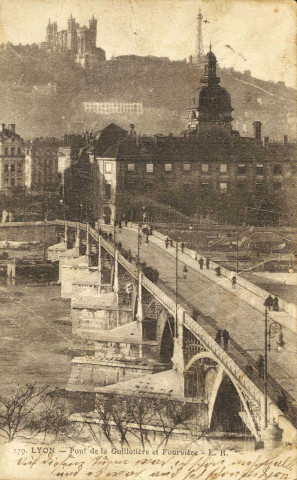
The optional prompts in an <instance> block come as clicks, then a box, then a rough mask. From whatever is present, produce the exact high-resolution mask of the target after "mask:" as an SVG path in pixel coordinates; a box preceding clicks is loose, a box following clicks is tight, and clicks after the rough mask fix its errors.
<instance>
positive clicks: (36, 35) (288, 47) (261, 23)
mask: <svg viewBox="0 0 297 480" xmlns="http://www.w3.org/2000/svg"><path fill="white" fill-rule="evenodd" d="M199 7H200V8H201V11H202V14H203V17H204V20H207V22H205V23H203V40H204V47H205V50H206V51H207V50H208V47H209V42H210V40H211V43H212V49H213V51H214V52H215V54H216V56H217V60H218V62H219V64H220V66H222V67H233V68H234V69H236V70H240V71H244V70H251V72H252V75H253V76H255V77H258V78H262V79H264V80H272V81H275V82H277V81H284V82H285V83H286V84H287V85H288V86H291V87H294V88H297V75H296V57H297V55H296V16H297V4H296V2H294V0H258V1H257V0H250V1H249V0H1V2H0V42H8V41H9V42H12V43H14V44H18V43H22V44H27V43H33V42H36V43H38V42H41V41H44V40H45V30H46V26H47V24H48V20H49V18H50V19H51V21H56V22H57V23H58V30H62V29H65V28H66V25H67V18H68V17H69V16H70V14H71V13H72V15H73V16H74V17H75V18H76V21H77V22H78V23H80V25H83V24H84V23H85V24H86V25H87V26H88V20H89V18H91V16H92V14H94V15H95V17H96V18H97V20H98V34H97V46H98V47H101V48H103V49H104V50H105V51H106V55H107V58H110V57H111V56H117V55H128V54H134V55H155V56H162V57H169V58H170V59H172V60H182V59H184V58H187V59H188V58H189V56H190V55H192V54H195V45H196V30H197V21H196V17H197V14H198V12H199ZM227 45H228V46H227ZM230 47H231V48H230Z"/></svg>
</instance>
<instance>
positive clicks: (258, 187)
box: [256, 182, 264, 192]
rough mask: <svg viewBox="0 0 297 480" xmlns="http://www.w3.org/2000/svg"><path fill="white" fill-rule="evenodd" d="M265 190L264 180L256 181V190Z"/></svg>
mask: <svg viewBox="0 0 297 480" xmlns="http://www.w3.org/2000/svg"><path fill="white" fill-rule="evenodd" d="M263 190H264V183H263V182H257V183H256V191H257V192H263Z"/></svg>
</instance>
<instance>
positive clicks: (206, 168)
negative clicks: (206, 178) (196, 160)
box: [201, 163, 208, 173]
mask: <svg viewBox="0 0 297 480" xmlns="http://www.w3.org/2000/svg"><path fill="white" fill-rule="evenodd" d="M201 171H202V173H207V172H208V163H202V165H201Z"/></svg>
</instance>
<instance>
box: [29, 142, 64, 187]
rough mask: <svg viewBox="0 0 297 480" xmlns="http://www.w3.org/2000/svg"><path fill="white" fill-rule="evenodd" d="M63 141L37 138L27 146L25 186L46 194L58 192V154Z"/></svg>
mask: <svg viewBox="0 0 297 480" xmlns="http://www.w3.org/2000/svg"><path fill="white" fill-rule="evenodd" d="M61 145H62V141H61V140H60V139H58V138H55V137H47V138H43V137H41V138H35V139H34V140H33V141H32V142H29V143H27V145H26V158H25V186H26V188H27V189H30V190H33V191H36V192H44V191H56V190H57V188H58V185H59V175H58V152H59V148H60V146H61Z"/></svg>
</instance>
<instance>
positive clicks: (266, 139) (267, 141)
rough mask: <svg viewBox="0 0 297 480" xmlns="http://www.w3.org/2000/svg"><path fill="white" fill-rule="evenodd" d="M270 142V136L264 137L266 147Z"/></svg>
mask: <svg viewBox="0 0 297 480" xmlns="http://www.w3.org/2000/svg"><path fill="white" fill-rule="evenodd" d="M268 144H269V137H264V147H267V145H268Z"/></svg>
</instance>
